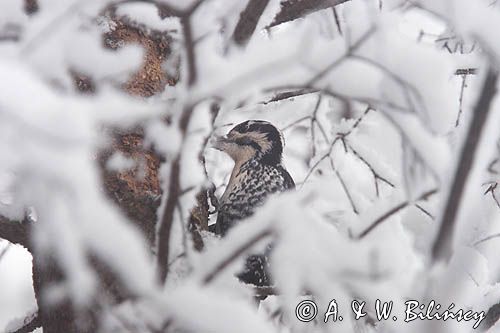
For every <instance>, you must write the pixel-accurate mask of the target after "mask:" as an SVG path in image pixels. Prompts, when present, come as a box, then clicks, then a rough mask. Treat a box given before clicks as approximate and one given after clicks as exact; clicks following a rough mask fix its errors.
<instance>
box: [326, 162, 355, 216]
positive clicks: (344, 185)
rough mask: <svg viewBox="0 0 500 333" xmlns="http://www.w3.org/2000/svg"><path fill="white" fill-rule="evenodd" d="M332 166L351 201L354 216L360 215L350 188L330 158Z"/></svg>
mask: <svg viewBox="0 0 500 333" xmlns="http://www.w3.org/2000/svg"><path fill="white" fill-rule="evenodd" d="M330 166H331V168H332V170H333V172H335V175H337V178H338V179H339V181H340V184H341V185H342V189H343V190H344V192H345V194H346V196H347V199H348V200H349V203H350V204H351V207H352V211H353V212H354V214H356V215H357V214H359V211H358V208H357V207H356V205H355V204H354V200H353V198H352V196H351V193H350V192H349V188H348V187H347V185H346V183H345V181H344V179H343V178H342V176H341V174H340V172H339V171H338V170H337V169H336V168H335V165H334V164H333V159H332V158H331V157H330Z"/></svg>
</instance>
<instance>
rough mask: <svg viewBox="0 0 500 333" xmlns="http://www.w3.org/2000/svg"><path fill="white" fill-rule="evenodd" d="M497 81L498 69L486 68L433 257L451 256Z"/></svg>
mask: <svg viewBox="0 0 500 333" xmlns="http://www.w3.org/2000/svg"><path fill="white" fill-rule="evenodd" d="M497 81H498V72H497V71H496V70H495V69H493V68H491V67H490V68H489V70H488V73H487V74H486V77H485V79H484V82H483V86H482V90H481V94H480V96H479V98H478V100H477V103H476V105H475V107H474V117H473V118H472V120H471V124H470V126H469V129H468V132H467V136H466V138H465V141H464V144H463V147H462V149H461V152H460V155H459V156H458V157H457V161H459V165H458V167H457V169H456V171H455V174H454V176H453V179H452V185H451V188H450V192H449V195H448V198H447V200H446V206H445V210H444V214H443V217H442V220H441V225H440V228H439V231H438V234H437V237H436V239H435V241H434V245H433V248H432V258H433V259H434V260H440V259H441V260H447V259H449V257H450V255H451V252H452V249H451V246H452V241H453V235H454V227H455V224H456V220H457V213H458V209H459V207H460V206H461V204H462V200H463V195H464V190H465V185H466V183H467V180H468V177H469V175H470V172H471V170H472V167H473V163H474V160H475V158H476V153H477V150H478V143H479V139H480V137H481V135H482V134H483V129H484V125H485V123H486V119H487V118H488V114H489V113H490V107H491V103H492V101H493V98H494V97H495V95H496V93H497Z"/></svg>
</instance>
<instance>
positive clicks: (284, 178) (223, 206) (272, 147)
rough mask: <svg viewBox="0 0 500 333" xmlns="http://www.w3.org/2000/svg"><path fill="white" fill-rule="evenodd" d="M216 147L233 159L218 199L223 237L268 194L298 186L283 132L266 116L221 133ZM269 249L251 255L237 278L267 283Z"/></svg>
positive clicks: (217, 229) (219, 228)
mask: <svg viewBox="0 0 500 333" xmlns="http://www.w3.org/2000/svg"><path fill="white" fill-rule="evenodd" d="M213 146H214V148H216V149H218V150H221V151H223V152H225V153H226V154H228V155H229V156H230V157H231V158H232V159H233V161H234V167H233V171H232V172H231V176H230V179H229V183H228V184H227V187H226V190H225V192H224V194H223V195H222V197H221V199H220V200H219V207H218V215H217V222H216V224H215V233H216V234H218V235H220V236H222V237H224V236H225V235H226V233H227V231H228V230H229V229H230V228H231V227H232V226H233V225H235V224H237V223H238V222H239V221H240V220H242V219H244V218H247V217H249V216H251V215H252V214H253V213H254V211H255V209H256V208H257V207H259V206H261V205H262V204H263V203H264V202H265V200H266V199H267V198H268V197H269V195H271V194H274V193H279V192H283V191H287V190H290V189H294V188H295V183H294V181H293V179H292V177H291V176H290V174H289V173H288V171H286V169H285V167H284V166H283V164H282V155H283V147H284V140H283V136H282V135H281V132H280V131H279V130H278V129H277V128H276V127H275V126H274V125H272V124H271V123H269V122H267V121H263V120H248V121H245V122H243V123H241V124H238V125H237V126H235V127H234V128H233V129H232V130H231V131H229V133H228V134H227V136H226V137H218V138H216V140H215V143H214V145H213ZM271 247H272V246H271V245H270V246H268V247H267V249H266V253H265V254H261V255H250V256H249V257H248V258H247V259H246V263H245V268H244V270H243V272H241V273H240V274H239V275H238V278H239V279H240V280H241V281H243V282H245V283H250V284H253V285H256V286H268V285H270V283H271V281H270V278H269V274H268V269H267V268H268V265H269V264H268V260H267V255H268V254H269V252H270V251H271Z"/></svg>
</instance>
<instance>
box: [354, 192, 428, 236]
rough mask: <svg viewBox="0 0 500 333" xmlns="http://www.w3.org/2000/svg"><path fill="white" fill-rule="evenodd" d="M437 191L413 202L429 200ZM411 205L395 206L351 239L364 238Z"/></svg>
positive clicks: (425, 194) (407, 202)
mask: <svg viewBox="0 0 500 333" xmlns="http://www.w3.org/2000/svg"><path fill="white" fill-rule="evenodd" d="M437 191H438V190H437V189H433V190H430V191H427V192H425V193H423V194H422V195H421V196H420V197H418V198H417V199H416V200H415V201H421V200H427V198H429V197H430V196H431V195H433V194H435V193H437ZM412 204H414V202H411V201H405V202H402V203H400V204H399V205H397V206H395V207H394V208H392V209H390V210H389V211H387V212H386V213H385V214H384V215H382V216H380V217H379V218H378V219H376V220H375V221H374V222H372V223H371V224H370V225H369V226H368V227H367V228H366V229H365V230H363V231H362V232H360V233H359V235H358V236H355V237H353V238H355V239H362V238H364V237H365V236H366V235H368V234H369V233H370V232H372V231H373V229H375V228H376V227H377V226H379V225H380V224H381V223H382V222H384V221H385V220H387V219H388V218H389V217H391V216H392V215H394V214H396V213H397V212H399V211H400V210H402V209H403V208H406V207H408V206H409V205H412Z"/></svg>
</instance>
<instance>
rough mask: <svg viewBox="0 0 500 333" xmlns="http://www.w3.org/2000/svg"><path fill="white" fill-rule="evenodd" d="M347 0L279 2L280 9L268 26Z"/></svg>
mask: <svg viewBox="0 0 500 333" xmlns="http://www.w3.org/2000/svg"><path fill="white" fill-rule="evenodd" d="M347 1H349V0H300V1H287V2H283V3H282V4H281V11H280V12H279V13H278V14H277V15H276V17H275V18H274V20H273V22H272V23H271V24H270V25H269V27H274V26H276V25H278V24H282V23H285V22H289V21H293V20H296V19H298V18H301V17H303V16H306V15H309V14H311V13H314V12H316V11H318V10H322V9H326V8H330V7H334V6H337V5H340V4H342V3H344V2H347Z"/></svg>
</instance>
